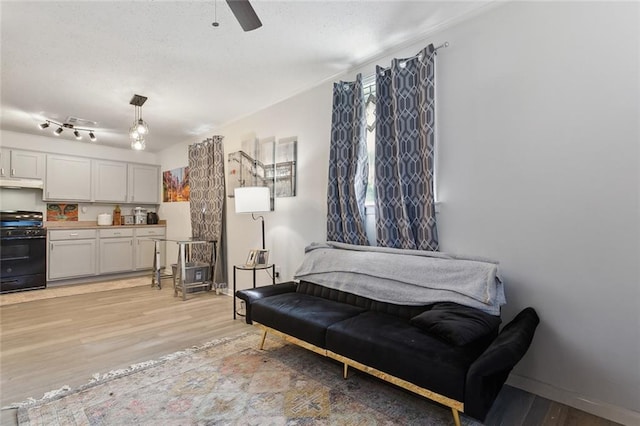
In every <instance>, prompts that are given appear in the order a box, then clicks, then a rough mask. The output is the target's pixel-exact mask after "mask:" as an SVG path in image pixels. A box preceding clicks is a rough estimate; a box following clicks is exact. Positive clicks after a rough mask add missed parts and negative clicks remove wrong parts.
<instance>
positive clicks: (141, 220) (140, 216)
mask: <svg viewBox="0 0 640 426" xmlns="http://www.w3.org/2000/svg"><path fill="white" fill-rule="evenodd" d="M133 217H134V220H135V224H136V225H146V224H147V209H145V208H144V207H136V208H134V209H133Z"/></svg>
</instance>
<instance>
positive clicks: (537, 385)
mask: <svg viewBox="0 0 640 426" xmlns="http://www.w3.org/2000/svg"><path fill="white" fill-rule="evenodd" d="M507 384H508V385H510V386H513V387H516V388H519V389H522V390H525V391H527V392H529V393H533V394H536V395H538V396H541V397H543V398H547V399H550V400H552V401H556V402H559V403H561V404H565V405H568V406H570V407H573V408H577V409H578V410H582V411H586V412H587V413H591V414H593V415H596V416H598V417H603V418H605V419H607V420H611V421H613V422H616V423H621V424H623V425H628V426H636V425H640V412H637V411H633V410H629V409H628V408H624V407H618V406H615V405H612V404H609V403H608V402H602V401H594V400H593V399H590V398H588V397H586V396H584V395H580V394H578V393H575V392H571V391H568V390H565V389H560V388H557V387H555V386H552V385H549V384H546V383H542V382H539V381H537V380H533V379H530V378H528V377H523V376H518V375H517V374H511V375H509V378H508V379H507Z"/></svg>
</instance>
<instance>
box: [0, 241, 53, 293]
mask: <svg viewBox="0 0 640 426" xmlns="http://www.w3.org/2000/svg"><path fill="white" fill-rule="evenodd" d="M46 249H47V239H46V237H45V236H33V237H2V239H0V293H7V292H10V291H19V290H27V289H34V288H44V287H45V286H46V271H47V254H46Z"/></svg>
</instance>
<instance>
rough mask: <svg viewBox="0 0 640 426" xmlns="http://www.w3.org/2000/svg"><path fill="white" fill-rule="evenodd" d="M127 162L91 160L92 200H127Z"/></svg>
mask: <svg viewBox="0 0 640 426" xmlns="http://www.w3.org/2000/svg"><path fill="white" fill-rule="evenodd" d="M127 169H128V168H127V163H122V162H117V161H106V160H94V161H93V201H97V202H113V203H126V202H127Z"/></svg>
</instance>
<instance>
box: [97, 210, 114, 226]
mask: <svg viewBox="0 0 640 426" xmlns="http://www.w3.org/2000/svg"><path fill="white" fill-rule="evenodd" d="M111 224H112V218H111V215H110V214H109V213H100V214H99V215H98V225H99V226H109V225H111Z"/></svg>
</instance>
